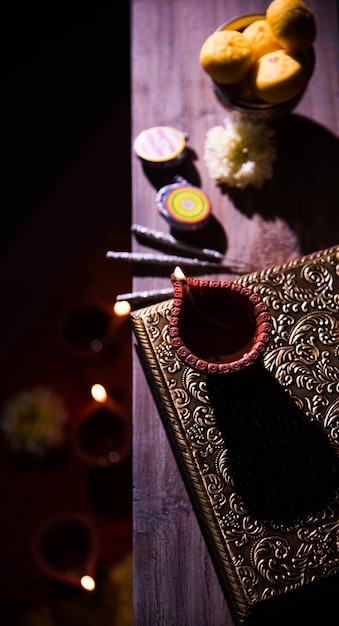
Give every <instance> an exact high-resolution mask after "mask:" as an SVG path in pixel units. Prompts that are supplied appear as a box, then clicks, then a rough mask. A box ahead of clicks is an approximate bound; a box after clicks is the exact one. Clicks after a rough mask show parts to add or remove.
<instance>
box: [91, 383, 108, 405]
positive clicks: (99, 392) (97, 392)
mask: <svg viewBox="0 0 339 626" xmlns="http://www.w3.org/2000/svg"><path fill="white" fill-rule="evenodd" d="M91 396H92V398H94V400H96V401H97V402H100V403H103V402H106V400H107V391H106V389H105V387H104V386H103V385H101V384H100V383H95V385H92V388H91Z"/></svg>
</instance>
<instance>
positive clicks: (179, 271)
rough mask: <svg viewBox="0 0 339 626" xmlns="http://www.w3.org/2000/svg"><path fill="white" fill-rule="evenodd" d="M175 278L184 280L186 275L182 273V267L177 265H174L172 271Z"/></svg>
mask: <svg viewBox="0 0 339 626" xmlns="http://www.w3.org/2000/svg"><path fill="white" fill-rule="evenodd" d="M173 274H174V276H175V278H176V279H177V280H185V278H186V276H185V274H184V272H183V271H182V269H181V268H180V267H179V265H177V266H176V268H175V270H174V272H173Z"/></svg>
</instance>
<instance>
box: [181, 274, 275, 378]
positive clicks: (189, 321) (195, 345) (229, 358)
mask: <svg viewBox="0 0 339 626" xmlns="http://www.w3.org/2000/svg"><path fill="white" fill-rule="evenodd" d="M180 276H181V277H180ZM171 280H172V283H173V289H174V299H173V307H172V310H171V316H170V330H169V332H170V339H171V343H172V346H173V348H174V350H175V351H176V354H177V355H178V357H179V358H180V359H181V360H182V361H183V362H184V363H185V364H186V365H189V366H190V367H192V368H193V369H195V370H197V371H200V372H203V373H206V374H228V373H232V372H236V371H239V370H243V369H245V368H247V367H249V366H251V365H252V364H254V363H255V362H257V361H258V360H260V359H261V357H262V355H263V353H264V352H265V350H266V348H267V345H268V343H269V341H270V332H271V329H272V322H271V316H270V314H269V311H268V308H267V306H266V304H265V303H264V302H263V301H262V300H261V298H260V297H259V296H258V294H256V293H255V292H254V291H253V290H251V289H249V288H248V287H243V286H242V285H241V284H238V283H234V282H226V281H217V280H198V279H196V278H190V277H185V276H184V275H183V274H182V272H181V270H180V268H176V270H175V272H174V273H173V274H172V275H171Z"/></svg>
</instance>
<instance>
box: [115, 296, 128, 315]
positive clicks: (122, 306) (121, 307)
mask: <svg viewBox="0 0 339 626" xmlns="http://www.w3.org/2000/svg"><path fill="white" fill-rule="evenodd" d="M113 311H114V313H115V315H117V316H118V317H124V316H126V315H129V313H130V312H131V305H130V303H129V302H127V300H120V301H118V302H116V303H115V304H114V306H113Z"/></svg>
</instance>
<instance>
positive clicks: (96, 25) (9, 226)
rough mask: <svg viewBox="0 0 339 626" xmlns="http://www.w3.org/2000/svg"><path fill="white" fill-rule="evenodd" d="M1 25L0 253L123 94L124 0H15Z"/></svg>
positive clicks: (126, 23)
mask: <svg viewBox="0 0 339 626" xmlns="http://www.w3.org/2000/svg"><path fill="white" fill-rule="evenodd" d="M117 21H118V22H119V27H118V28H119V37H118V36H117V34H116V33H117ZM2 24H3V31H2V37H1V50H2V60H3V62H2V66H1V72H0V84H1V93H2V111H3V114H2V118H1V122H2V133H1V137H2V141H1V144H2V145H1V147H2V153H3V159H2V160H3V163H4V165H3V170H2V182H1V188H0V200H1V206H2V211H1V220H0V255H1V254H2V253H3V252H4V251H5V250H7V248H8V247H9V246H10V245H11V243H12V242H13V240H14V239H15V237H16V236H17V235H18V233H20V232H21V231H22V230H23V229H24V227H25V225H27V224H28V223H29V222H30V220H31V218H32V216H33V215H34V214H35V213H36V211H37V210H38V209H39V207H40V206H41V205H42V204H43V202H44V201H45V200H46V199H47V198H48V197H49V196H50V194H51V192H53V191H54V190H55V188H56V187H57V185H58V184H59V182H60V181H61V180H62V179H63V178H64V176H65V175H66V174H67V172H68V171H69V170H70V169H71V168H72V166H73V165H74V164H75V163H76V162H77V160H78V159H79V158H80V157H81V155H82V154H83V153H84V151H85V150H86V149H87V148H88V146H89V145H90V143H91V142H93V141H94V140H95V138H96V136H97V134H98V133H100V131H102V129H104V128H105V126H106V124H107V122H108V121H109V120H110V118H111V116H112V113H113V112H114V110H115V109H116V108H117V107H118V106H119V103H120V102H122V101H123V100H124V98H125V95H126V93H128V92H129V87H130V67H129V62H130V56H129V55H130V52H129V3H128V2H123V3H122V5H121V6H120V7H119V14H118V16H117V12H116V7H115V5H114V3H112V2H108V1H107V0H98V2H95V3H94V2H89V3H82V4H81V6H80V5H77V4H76V3H75V4H72V3H68V2H63V0H62V1H61V2H54V1H52V2H49V3H43V2H40V1H38V2H32V3H30V4H29V5H27V3H25V2H23V1H21V0H19V2H17V3H15V4H12V3H7V4H6V6H5V7H4V9H3V13H2ZM126 141H127V145H128V148H129V137H128V136H127V137H126ZM116 153H117V154H119V143H117V146H116Z"/></svg>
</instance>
